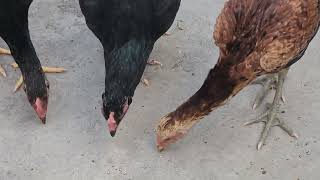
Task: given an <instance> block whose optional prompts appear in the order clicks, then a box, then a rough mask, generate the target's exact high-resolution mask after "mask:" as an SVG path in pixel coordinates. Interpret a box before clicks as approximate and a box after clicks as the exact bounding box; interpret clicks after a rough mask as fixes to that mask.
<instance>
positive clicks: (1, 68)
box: [0, 65, 7, 77]
mask: <svg viewBox="0 0 320 180" xmlns="http://www.w3.org/2000/svg"><path fill="white" fill-rule="evenodd" d="M0 74H1V75H2V76H3V77H7V74H6V71H5V70H4V69H3V67H2V66H1V65H0Z"/></svg>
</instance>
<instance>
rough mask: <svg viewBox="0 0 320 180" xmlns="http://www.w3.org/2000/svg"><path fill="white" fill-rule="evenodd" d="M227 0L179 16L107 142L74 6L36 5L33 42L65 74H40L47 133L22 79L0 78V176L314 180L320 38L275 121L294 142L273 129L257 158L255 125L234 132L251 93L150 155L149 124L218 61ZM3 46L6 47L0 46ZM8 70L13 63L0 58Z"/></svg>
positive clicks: (189, 1)
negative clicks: (44, 78)
mask: <svg viewBox="0 0 320 180" xmlns="http://www.w3.org/2000/svg"><path fill="white" fill-rule="evenodd" d="M223 3H224V0H215V1H210V0H197V1H194V0H183V1H182V5H181V9H180V11H179V14H178V16H177V19H178V20H183V21H184V30H176V31H174V32H173V34H172V35H171V36H167V37H163V38H161V39H160V40H159V41H158V42H157V44H156V47H155V48H154V51H153V53H152V58H156V59H158V60H160V61H161V62H162V63H163V64H164V66H163V67H162V68H161V69H159V68H156V67H148V68H147V69H146V73H145V75H144V77H146V78H147V79H149V80H150V82H151V85H150V86H149V87H145V86H143V85H140V86H139V87H138V88H137V90H136V94H135V97H134V102H133V104H132V105H131V109H130V111H129V112H128V114H127V116H126V118H125V120H124V121H123V122H122V124H121V129H120V130H119V131H118V134H117V136H116V137H115V138H111V137H110V135H109V134H108V132H107V125H106V122H105V120H104V119H103V117H102V115H101V113H100V107H101V100H100V97H101V94H102V91H103V89H104V60H103V52H102V47H101V45H100V43H99V41H98V40H97V39H96V38H95V37H94V35H93V34H92V33H91V32H90V31H89V30H88V28H87V27H86V25H85V23H84V18H83V17H82V14H81V12H80V10H79V6H78V2H77V1H76V0H43V1H40V0H35V1H34V3H33V4H32V7H31V10H30V28H31V35H32V39H33V42H34V44H35V47H36V49H37V52H38V55H39V57H40V59H41V62H42V64H43V65H51V66H63V67H65V68H67V69H68V73H66V74H58V75H48V78H49V81H50V82H51V92H50V95H51V96H50V105H49V114H48V118H47V121H48V123H47V124H46V125H45V126H43V125H42V124H40V122H39V120H38V119H37V118H36V116H35V113H34V112H33V110H32V108H31V106H29V104H28V102H27V99H26V96H25V94H24V92H22V91H20V92H18V93H16V94H13V93H12V89H13V86H14V83H15V80H16V78H17V77H18V76H19V72H18V71H14V70H13V69H11V68H10V67H9V66H5V68H6V69H7V71H8V72H7V73H8V75H9V77H8V78H6V79H4V78H0V94H1V96H0V112H1V113H0V122H1V126H0V179H1V180H15V179H23V180H26V179H30V180H38V179H39V180H57V179H59V180H60V179H61V180H63V179H65V180H73V179H74V180H89V179H90V180H96V179H97V180H98V179H104V180H105V179H110V180H129V179H132V180H133V179H136V180H140V179H154V180H158V179H159V180H162V179H174V180H178V179H183V180H199V179H201V180H239V179H242V180H257V179H259V180H270V179H276V180H298V179H299V180H311V179H313V180H315V179H319V178H320V172H319V166H320V158H319V157H320V131H319V129H320V120H319V116H320V111H319V109H320V92H319V88H320V71H319V67H320V61H319V60H320V52H319V45H320V36H319V35H318V36H317V37H316V38H315V39H314V41H313V42H312V43H311V45H310V47H309V49H308V51H307V53H306V55H305V56H304V57H303V59H302V60H301V61H299V62H298V63H297V64H295V65H294V66H293V68H292V69H291V71H290V73H289V77H288V80H287V83H286V89H285V94H286V97H287V103H286V104H285V105H284V106H283V110H284V111H285V113H284V114H282V117H283V118H285V119H286V120H287V121H289V123H290V125H292V126H293V127H294V128H295V129H296V130H297V131H298V133H299V135H300V138H299V139H298V140H294V139H292V138H291V137H288V136H287V135H286V134H285V133H284V132H282V131H281V130H280V129H279V128H275V129H273V130H272V133H271V136H270V137H269V139H268V141H267V146H265V147H264V148H263V149H262V150H261V151H259V152H258V151H257V150H256V148H255V146H256V143H257V140H258V138H259V135H260V132H261V128H262V124H261V125H256V126H251V127H243V126H242V124H243V123H244V122H246V121H247V120H249V119H251V118H254V117H255V116H257V115H258V114H259V113H261V112H262V110H263V106H262V107H261V108H260V109H259V110H258V111H253V110H251V104H252V101H253V99H254V96H255V93H256V92H257V91H258V90H259V87H254V86H252V87H248V88H246V89H245V90H243V91H242V92H241V93H240V94H239V95H238V96H236V97H235V98H233V99H232V100H231V101H230V103H228V104H227V105H225V106H224V107H222V108H220V109H218V110H216V111H215V112H213V113H212V114H211V115H209V116H208V117H206V118H205V119H203V121H202V122H201V123H199V124H198V125H197V126H196V127H195V128H194V129H193V130H192V131H191V132H190V133H189V134H188V135H187V136H186V137H185V138H184V139H183V140H182V141H180V142H178V143H177V144H175V145H173V146H171V147H170V148H169V149H168V150H167V151H165V152H163V153H158V152H157V151H156V149H155V133H154V127H155V125H156V124H157V122H158V119H159V118H160V117H161V116H162V115H164V114H166V113H167V112H169V111H171V110H173V109H174V108H175V107H176V106H177V105H179V104H180V103H181V102H183V101H184V100H185V99H186V98H188V97H189V96H190V95H192V93H194V92H195V91H196V90H197V89H198V88H199V86H200V85H201V84H202V82H203V80H204V78H205V76H206V75H207V72H208V70H209V69H210V68H211V67H212V66H213V65H214V64H215V63H216V60H217V57H218V50H217V48H216V47H215V46H214V44H213V41H212V30H213V25H214V22H215V19H216V17H217V15H218V13H219V12H220V9H221V8H222V7H223ZM0 46H2V47H6V46H5V43H4V42H3V41H1V42H0ZM0 58H1V62H11V61H12V58H11V57H0ZM269 100H272V99H271V97H270V99H269Z"/></svg>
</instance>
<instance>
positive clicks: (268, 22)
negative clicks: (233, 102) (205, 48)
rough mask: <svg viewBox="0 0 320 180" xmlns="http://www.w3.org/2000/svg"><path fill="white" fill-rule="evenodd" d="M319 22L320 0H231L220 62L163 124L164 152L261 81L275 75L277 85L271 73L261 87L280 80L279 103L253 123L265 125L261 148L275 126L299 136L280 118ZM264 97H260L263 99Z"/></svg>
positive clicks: (220, 35) (219, 39)
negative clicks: (286, 90) (287, 86)
mask: <svg viewBox="0 0 320 180" xmlns="http://www.w3.org/2000/svg"><path fill="white" fill-rule="evenodd" d="M319 24H320V0H229V1H228V2H227V3H226V4H225V6H224V8H223V10H222V13H221V14H220V15H219V17H218V19H217V22H216V25H215V31H214V34H213V37H214V40H215V43H216V45H217V46H218V47H219V49H220V57H219V60H218V62H217V64H216V66H215V67H214V68H213V69H211V70H210V72H209V75H208V77H207V78H206V80H205V82H204V84H203V85H202V87H201V88H200V89H199V90H198V91H197V92H196V93H195V94H194V95H193V96H192V97H190V98H189V99H188V100H187V101H186V102H185V103H183V104H182V105H181V106H179V107H178V108H177V109H176V110H175V111H173V112H171V113H169V114H168V115H166V116H165V117H163V118H162V119H161V120H160V122H159V124H158V128H157V147H158V149H159V150H163V149H165V148H166V147H167V146H168V145H169V144H170V143H173V142H175V141H176V140H178V139H180V138H181V137H182V136H183V135H185V134H186V133H187V132H188V130H189V129H190V128H191V127H192V126H193V125H194V124H196V123H197V122H199V121H200V119H202V118H203V117H204V116H206V115H208V114H209V113H210V112H211V111H213V110H214V109H215V108H217V107H220V106H222V105H223V104H225V102H226V101H227V100H228V99H229V98H231V97H233V96H235V95H236V94H237V93H238V92H239V91H240V90H242V89H243V88H244V87H246V86H247V85H249V84H250V83H251V82H252V81H253V80H255V79H256V78H257V77H259V76H261V75H265V74H272V73H277V76H276V77H277V78H275V79H276V81H274V80H269V79H270V75H269V77H266V78H264V79H262V80H261V81H259V82H258V83H262V84H265V85H266V86H267V85H271V84H272V82H276V86H275V89H276V94H275V98H274V101H273V103H272V105H271V107H270V108H269V110H268V111H267V112H266V113H264V114H262V115H261V116H260V117H259V118H258V120H255V121H253V122H249V123H247V124H253V123H256V122H265V127H264V130H263V132H262V135H261V138H260V140H259V143H258V146H257V148H258V149H260V148H261V147H262V145H263V144H264V143H265V140H266V137H267V135H268V134H269V131H270V129H271V127H273V126H279V127H281V128H282V129H283V130H285V131H286V132H287V133H288V134H289V135H290V136H293V137H297V134H296V133H295V132H294V131H293V130H292V129H291V128H289V127H288V126H287V125H286V124H285V123H284V122H283V121H282V120H280V119H279V118H278V117H277V112H278V111H279V107H280V100H281V97H282V86H283V82H284V80H285V77H286V74H287V72H288V69H289V67H290V66H291V65H292V64H294V63H295V62H297V61H298V60H299V59H300V58H301V57H302V56H303V54H304V53H305V51H306V49H307V47H308V45H309V43H310V41H311V40H312V39H313V37H314V36H315V34H316V33H317V31H318V29H319ZM272 79H273V77H272ZM266 89H268V88H266ZM261 97H263V96H261ZM261 97H259V96H258V98H257V99H258V101H261V99H262V98H261ZM258 104H259V103H258ZM258 104H257V103H255V105H254V106H257V105H258Z"/></svg>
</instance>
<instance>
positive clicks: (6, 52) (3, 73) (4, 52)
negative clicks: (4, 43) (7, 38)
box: [0, 48, 11, 77]
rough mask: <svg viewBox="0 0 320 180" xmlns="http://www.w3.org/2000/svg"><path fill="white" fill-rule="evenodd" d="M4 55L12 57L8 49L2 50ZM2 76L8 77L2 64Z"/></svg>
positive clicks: (1, 52)
mask: <svg viewBox="0 0 320 180" xmlns="http://www.w3.org/2000/svg"><path fill="white" fill-rule="evenodd" d="M2 54H3V55H11V52H10V51H9V50H7V49H3V48H0V55H2ZM0 75H2V76H3V77H7V74H6V71H5V70H4V68H3V67H2V66H1V64H0Z"/></svg>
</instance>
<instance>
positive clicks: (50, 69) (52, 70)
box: [11, 63, 66, 92]
mask: <svg viewBox="0 0 320 180" xmlns="http://www.w3.org/2000/svg"><path fill="white" fill-rule="evenodd" d="M11 66H12V67H13V68H19V66H18V64H17V63H12V64H11ZM42 70H43V72H44V73H63V72H65V71H66V69H64V68H56V67H46V66H42ZM22 84H23V77H22V76H20V78H19V80H18V81H17V82H16V85H15V87H14V91H13V92H17V91H18V90H19V89H20V87H21V86H22Z"/></svg>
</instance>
